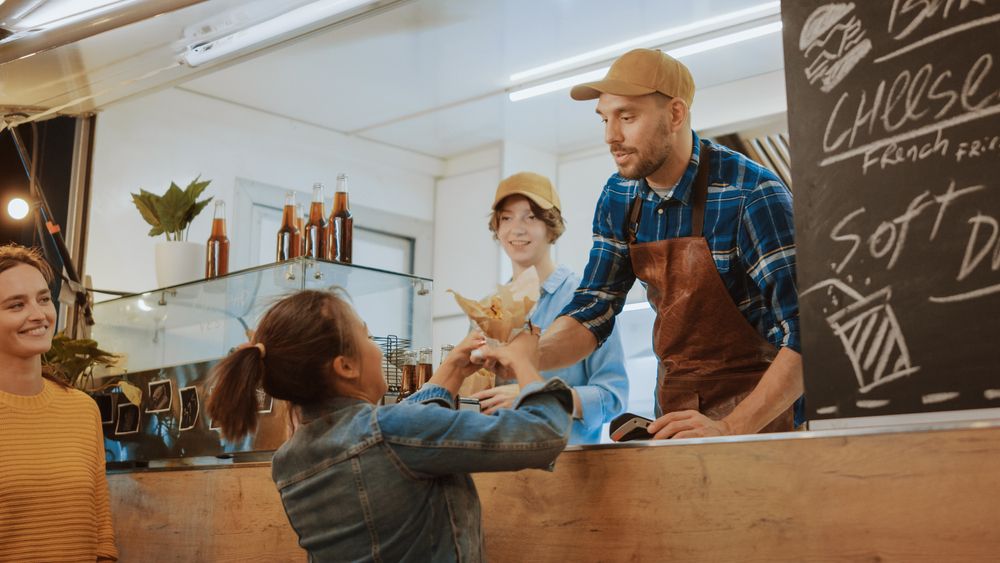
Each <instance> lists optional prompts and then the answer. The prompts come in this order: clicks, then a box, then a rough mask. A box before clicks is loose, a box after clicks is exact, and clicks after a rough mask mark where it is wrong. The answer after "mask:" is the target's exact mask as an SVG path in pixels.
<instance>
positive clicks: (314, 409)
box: [300, 397, 365, 424]
mask: <svg viewBox="0 0 1000 563" xmlns="http://www.w3.org/2000/svg"><path fill="white" fill-rule="evenodd" d="M357 404H365V401H362V400H361V399H354V398H352V397H330V398H328V399H325V400H322V401H319V402H317V403H313V404H310V405H302V406H301V407H300V409H301V410H300V414H301V415H302V423H303V424H305V423H307V422H312V421H314V420H316V419H319V418H323V417H324V416H326V415H327V414H330V413H332V412H336V411H338V410H340V409H343V408H345V407H350V406H352V405H357Z"/></svg>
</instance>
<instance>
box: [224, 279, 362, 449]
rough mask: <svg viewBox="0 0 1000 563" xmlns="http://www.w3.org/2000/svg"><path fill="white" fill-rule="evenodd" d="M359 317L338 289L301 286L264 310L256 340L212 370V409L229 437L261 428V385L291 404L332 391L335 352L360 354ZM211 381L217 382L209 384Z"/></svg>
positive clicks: (323, 396) (314, 399)
mask: <svg viewBox="0 0 1000 563" xmlns="http://www.w3.org/2000/svg"><path fill="white" fill-rule="evenodd" d="M357 322H358V321H357V320H356V316H355V315H354V312H353V309H352V308H351V306H350V304H349V303H348V302H347V301H346V300H344V299H343V298H341V297H340V296H338V295H337V294H336V293H335V292H325V291H311V290H307V291H300V292H298V293H294V294H292V295H290V296H288V297H285V298H283V299H281V300H280V301H278V302H277V303H275V304H274V305H272V306H271V308H270V309H268V311H267V312H266V313H265V314H264V317H263V318H262V319H261V321H260V324H259V325H258V326H257V330H256V332H255V333H254V337H253V342H254V343H260V344H263V345H264V352H261V351H260V350H259V349H258V348H256V347H255V346H245V347H241V348H237V349H236V350H234V351H233V352H232V353H230V354H229V355H228V356H227V357H226V358H224V359H223V360H222V361H221V362H219V364H218V365H216V366H215V368H214V369H213V370H212V376H211V377H212V379H213V381H214V387H212V388H211V389H212V390H211V396H210V397H209V399H208V405H207V407H208V414H209V416H211V417H212V420H214V421H215V423H216V424H217V425H218V426H219V428H220V429H221V430H222V434H223V436H225V437H226V439H229V440H237V439H240V438H242V437H244V436H246V435H247V434H250V433H251V432H253V431H255V430H256V429H257V388H258V387H263V389H264V391H265V392H266V393H267V394H268V395H270V396H272V397H274V398H275V399H281V400H283V401H288V402H290V403H292V404H293V405H308V404H310V403H316V402H319V401H322V400H324V399H326V398H327V397H329V396H330V393H331V390H330V388H329V384H328V376H329V373H330V369H331V366H332V363H333V359H334V358H336V357H337V356H347V357H349V358H356V357H358V351H359V350H360V343H359V342H358V341H357V333H356V332H355V330H356V323H357ZM210 385H213V384H210Z"/></svg>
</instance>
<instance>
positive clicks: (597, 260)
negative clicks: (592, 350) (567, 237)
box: [560, 181, 635, 346]
mask: <svg viewBox="0 0 1000 563" xmlns="http://www.w3.org/2000/svg"><path fill="white" fill-rule="evenodd" d="M611 184H612V182H610V181H609V184H608V185H607V186H605V187H604V191H603V192H601V197H600V199H599V200H598V201H597V209H596V210H595V212H594V246H593V247H592V248H591V249H590V260H589V261H588V262H587V267H586V268H585V269H584V271H583V279H582V281H581V282H580V287H579V288H578V289H577V290H576V293H575V294H574V295H573V300H572V301H570V303H569V305H566V307H565V308H564V309H563V311H562V313H560V314H561V315H568V316H570V317H572V318H574V319H576V320H577V321H579V322H580V324H582V325H583V326H584V327H586V328H587V329H588V330H590V332H592V333H593V334H594V336H595V337H596V338H597V345H598V346H601V345H602V344H603V343H604V341H605V340H607V339H608V337H609V336H610V335H611V330H612V329H613V328H614V326H615V315H617V314H618V313H620V312H621V310H622V307H624V306H625V297H626V296H627V295H628V291H629V289H631V288H632V284H633V283H635V273H633V271H632V261H631V259H630V257H629V247H628V242H627V241H625V240H623V235H622V234H621V233H620V232H618V231H621V230H622V229H623V227H624V225H622V224H616V223H621V222H622V220H618V221H617V222H616V221H615V217H614V213H613V212H612V208H613V205H612V199H613V197H614V196H613V194H612V193H611Z"/></svg>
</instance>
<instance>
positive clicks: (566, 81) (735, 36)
mask: <svg viewBox="0 0 1000 563" xmlns="http://www.w3.org/2000/svg"><path fill="white" fill-rule="evenodd" d="M780 31H781V22H780V21H778V22H772V23H768V24H764V25H760V26H757V27H751V28H749V29H744V30H742V31H737V32H736V33H730V34H728V35H722V36H719V37H713V38H712V39H706V40H705V41H699V42H697V43H691V44H690V45H684V46H682V47H678V48H676V49H671V50H669V51H667V54H668V55H670V56H671V57H674V58H675V59H680V58H683V57H686V56H689V55H694V54H696V53H703V52H705V51H710V50H712V49H718V48H720V47H725V46H727V45H733V44H735V43H741V42H743V41H748V40H750V39H755V38H757V37H763V36H765V35H770V34H772V33H778V32H780ZM610 68H611V67H610V66H606V67H604V68H599V69H597V70H591V71H588V72H584V73H580V74H575V75H573V76H568V77H566V78H560V79H558V80H552V81H549V82H544V83H542V84H538V85H536V86H529V87H527V88H519V89H517V90H511V92H510V94H508V98H510V101H512V102H518V101H521V100H526V99H528V98H533V97H535V96H541V95H542V94H548V93H549V92H555V91H557V90H563V89H565V88H569V87H571V86H574V85H576V84H580V83H583V82H589V81H592V80H598V79H600V78H603V77H604V75H605V74H607V72H608V69H610Z"/></svg>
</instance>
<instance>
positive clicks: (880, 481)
mask: <svg viewBox="0 0 1000 563" xmlns="http://www.w3.org/2000/svg"><path fill="white" fill-rule="evenodd" d="M998 467H1000V430H998V429H990V430H967V431H951V432H921V433H909V434H897V435H891V434H890V435H879V436H856V437H850V438H847V437H833V438H814V439H789V440H781V441H772V442H756V443H755V442H743V443H735V444H701V445H688V446H668V447H648V448H630V449H626V448H614V449H605V450H592V451H586V452H578V453H573V452H567V454H565V455H563V456H562V457H561V458H560V459H559V461H558V462H557V468H556V471H555V472H553V473H546V472H542V471H522V472H519V473H517V474H513V475H509V474H508V475H504V474H481V475H477V476H476V479H475V480H476V484H477V486H478V487H479V491H480V495H481V497H482V504H483V512H484V525H485V528H486V545H487V554H488V555H489V556H490V557H491V559H495V560H498V561H513V560H519V561H698V560H712V561H747V560H759V561H778V560H785V561H787V560H794V561H810V560H829V559H853V560H873V561H880V560H899V561H918V560H923V561H941V560H945V559H948V560H955V559H961V560H967V559H981V560H995V558H996V554H997V553H1000V510H997V505H998V502H1000V471H998ZM526 546H530V549H527V548H526Z"/></svg>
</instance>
